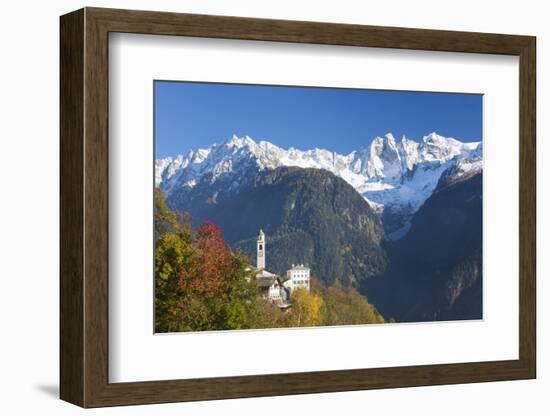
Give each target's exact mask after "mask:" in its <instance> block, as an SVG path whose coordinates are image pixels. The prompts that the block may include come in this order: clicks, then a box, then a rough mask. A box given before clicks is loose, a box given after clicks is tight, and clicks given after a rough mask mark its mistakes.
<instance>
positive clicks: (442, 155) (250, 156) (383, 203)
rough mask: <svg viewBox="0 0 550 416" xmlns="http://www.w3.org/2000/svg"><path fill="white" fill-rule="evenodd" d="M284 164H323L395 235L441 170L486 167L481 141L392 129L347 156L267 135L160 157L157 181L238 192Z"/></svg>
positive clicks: (170, 186)
mask: <svg viewBox="0 0 550 416" xmlns="http://www.w3.org/2000/svg"><path fill="white" fill-rule="evenodd" d="M279 167H298V168H313V169H322V170H326V171H328V172H331V173H332V174H334V175H336V176H338V177H340V178H342V179H343V180H344V181H346V182H347V183H348V184H350V185H351V186H352V187H353V188H354V189H355V190H356V191H357V192H358V193H359V194H360V195H362V196H363V197H364V199H365V200H366V201H367V202H368V203H369V205H370V206H371V207H372V208H373V209H374V210H375V211H377V212H378V213H379V214H381V216H382V221H383V225H384V228H385V230H386V233H387V234H388V236H389V238H390V239H393V240H397V239H399V238H401V237H403V236H404V235H405V234H406V232H407V231H408V229H409V227H410V224H411V219H412V216H413V215H414V213H415V212H416V211H417V210H418V209H419V208H420V206H422V204H423V203H424V201H426V199H427V198H429V197H430V195H431V194H432V192H433V191H434V189H435V188H436V186H437V184H438V182H439V180H440V178H441V175H442V173H443V172H446V175H447V176H451V177H452V176H453V175H463V174H466V175H472V174H475V173H477V172H480V171H481V169H482V144H481V142H469V143H464V142H461V141H459V140H457V139H454V138H450V137H443V136H440V135H438V134H437V133H431V134H429V135H427V136H424V137H423V138H422V139H421V140H420V141H418V142H417V141H414V140H412V139H408V138H406V137H403V138H402V139H401V140H400V141H397V140H396V139H395V138H394V136H393V135H392V134H391V133H388V134H386V135H385V136H383V137H376V138H374V139H373V140H372V141H371V143H370V146H368V147H367V148H364V149H359V150H355V151H352V152H350V153H349V154H346V155H343V154H338V153H336V152H332V151H329V150H325V149H317V148H316V149H310V150H299V149H295V148H290V149H283V148H281V147H278V146H276V145H274V144H272V143H270V142H268V141H259V142H256V141H254V140H253V139H251V138H250V137H248V136H245V137H242V138H240V137H237V136H233V137H232V138H231V139H229V140H227V141H225V142H224V143H222V144H214V145H212V146H210V147H209V148H207V149H198V150H191V151H189V153H188V154H187V155H178V156H176V157H174V158H172V157H167V158H163V159H158V160H156V161H155V185H156V186H160V187H161V188H162V189H163V190H164V192H165V193H166V194H167V197H168V199H170V196H171V195H172V194H174V193H180V194H181V192H182V190H188V191H189V190H191V189H193V188H194V187H196V186H197V185H198V184H199V183H201V181H204V180H206V181H208V182H209V183H210V184H214V183H216V182H219V181H223V183H224V186H226V187H227V188H226V190H228V191H232V192H237V191H238V190H239V189H240V188H241V187H243V186H247V185H248V184H249V183H250V180H251V178H254V177H255V175H256V174H257V173H258V172H263V171H266V170H273V169H276V168H279Z"/></svg>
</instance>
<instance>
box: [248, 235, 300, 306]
mask: <svg viewBox="0 0 550 416" xmlns="http://www.w3.org/2000/svg"><path fill="white" fill-rule="evenodd" d="M265 259H266V238H265V234H264V232H263V231H262V230H260V233H259V234H258V239H257V241H256V268H257V269H258V273H257V274H256V279H257V281H258V284H259V286H260V291H261V293H262V295H263V296H264V297H266V298H267V299H269V300H270V301H271V302H273V303H275V304H277V305H278V306H279V307H281V308H286V307H288V306H290V295H291V294H292V291H293V290H295V289H298V288H304V289H307V291H308V292H309V288H310V269H309V268H308V267H306V266H304V265H303V264H298V265H294V264H293V265H292V268H290V269H289V270H287V272H286V276H285V277H281V276H278V275H276V274H275V273H271V272H269V271H267V270H266V269H265Z"/></svg>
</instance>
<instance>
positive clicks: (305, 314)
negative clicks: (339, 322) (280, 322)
mask: <svg viewBox="0 0 550 416" xmlns="http://www.w3.org/2000/svg"><path fill="white" fill-rule="evenodd" d="M291 301H292V306H291V309H290V311H289V312H290V313H289V314H288V318H289V319H288V320H289V322H288V323H289V324H290V326H317V325H322V324H323V322H322V313H321V312H322V310H323V306H324V301H323V298H322V297H321V296H319V295H317V294H314V293H309V292H308V291H307V290H306V289H304V288H298V289H295V290H294V291H293V292H292V298H291Z"/></svg>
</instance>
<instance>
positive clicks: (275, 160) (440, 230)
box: [155, 133, 483, 321]
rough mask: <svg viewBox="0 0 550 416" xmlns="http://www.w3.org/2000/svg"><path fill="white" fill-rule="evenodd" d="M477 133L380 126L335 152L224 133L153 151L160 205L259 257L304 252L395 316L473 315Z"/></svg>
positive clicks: (478, 307) (478, 232) (279, 268)
mask: <svg viewBox="0 0 550 416" xmlns="http://www.w3.org/2000/svg"><path fill="white" fill-rule="evenodd" d="M482 156H483V147H482V144H481V142H474V143H463V142H461V141H459V140H456V139H453V138H447V137H442V136H440V135H437V134H436V133H432V134H429V135H427V136H425V137H423V138H422V139H421V140H420V141H418V142H416V141H413V140H411V139H407V138H405V137H403V138H402V140H401V141H399V142H398V141H396V140H395V138H394V137H393V136H392V135H391V134H387V135H385V136H384V137H376V138H375V139H373V140H372V142H371V143H370V146H369V147H368V148H366V149H361V150H357V151H353V152H351V153H349V154H347V155H341V154H338V153H335V152H331V151H328V150H323V149H310V150H298V149H293V148H291V149H282V148H280V147H278V146H275V145H273V144H272V143H269V142H266V141H260V142H256V141H254V140H252V139H251V138H249V137H243V138H239V137H236V136H234V137H232V138H231V139H230V140H227V141H226V142H224V143H222V144H221V145H212V146H211V147H209V148H208V149H199V150H196V151H190V152H189V153H188V154H187V155H186V156H183V155H180V156H177V157H175V158H165V159H159V160H157V161H156V162H155V184H156V186H157V187H160V188H161V189H162V190H163V191H164V192H165V194H166V201H167V203H168V205H169V206H170V207H171V208H173V209H176V210H180V211H185V212H188V213H189V214H190V216H191V218H192V220H193V222H194V224H195V225H196V226H198V225H199V224H201V223H202V222H203V221H204V220H206V219H209V220H211V221H213V222H214V223H215V224H217V225H219V226H220V227H221V229H222V233H223V236H224V238H225V239H226V241H227V242H228V243H229V245H230V246H231V247H232V248H233V249H236V250H241V251H243V252H244V253H246V254H247V255H248V257H249V260H250V262H251V264H253V262H254V259H255V249H256V236H257V233H258V230H259V229H260V228H262V229H263V230H264V231H265V232H266V235H267V236H268V241H267V245H266V250H267V251H266V252H267V256H266V262H267V268H268V270H270V271H271V272H274V273H277V274H284V273H285V271H286V270H287V268H288V267H289V265H291V264H292V263H295V264H296V263H305V264H307V265H308V266H309V267H310V268H311V272H312V275H313V276H315V277H317V278H319V279H321V280H322V281H324V282H325V283H326V284H330V283H332V282H334V281H339V282H341V283H342V284H344V285H352V286H354V287H356V288H358V289H359V290H360V291H361V293H362V294H364V295H366V296H367V297H368V298H369V300H370V301H371V302H373V304H374V305H375V306H376V307H377V308H378V310H380V311H381V312H382V313H383V314H384V316H386V317H387V318H391V317H393V318H395V319H396V320H398V321H431V320H455V319H479V318H481V317H482V244H481V241H482V240H481V238H482V182H483V181H482V177H483V158H482Z"/></svg>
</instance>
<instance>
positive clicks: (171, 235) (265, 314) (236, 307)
mask: <svg viewBox="0 0 550 416" xmlns="http://www.w3.org/2000/svg"><path fill="white" fill-rule="evenodd" d="M154 226H155V331H156V332H181V331H205V330H229V329H255V328H285V327H307V326H325V325H353V324H371V323H383V322H385V319H384V317H383V316H382V315H381V314H380V313H379V312H378V311H377V309H376V308H375V307H374V306H373V305H372V304H371V303H369V301H368V299H367V298H366V297H365V296H363V295H361V294H360V293H359V292H358V291H357V290H356V289H355V288H354V287H353V286H351V285H346V286H344V285H342V283H340V282H339V281H334V282H332V283H331V284H330V285H327V284H325V283H323V281H322V279H320V278H318V277H315V276H313V277H312V279H311V290H310V291H307V290H305V289H296V290H294V291H293V292H292V298H291V307H290V308H288V309H284V310H283V309H280V308H279V307H278V306H276V305H274V304H272V303H271V302H269V301H268V300H267V299H264V298H263V297H262V296H260V292H259V287H258V283H257V280H256V278H255V275H256V273H257V270H256V269H255V268H254V267H253V266H252V265H251V264H250V263H249V261H248V258H247V256H246V255H245V254H244V253H242V252H239V251H233V250H231V249H230V247H229V245H228V244H227V243H226V242H225V240H224V238H223V235H222V233H221V231H220V228H219V227H218V226H216V225H215V224H214V223H212V222H210V221H208V220H206V221H204V222H202V224H201V225H200V226H199V227H198V228H196V229H195V228H194V227H193V221H192V218H191V217H190V215H189V214H187V213H184V212H178V211H173V210H171V209H170V208H169V207H168V205H167V204H166V200H165V196H164V194H163V192H162V191H161V190H158V189H157V190H156V191H155V219H154Z"/></svg>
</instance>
